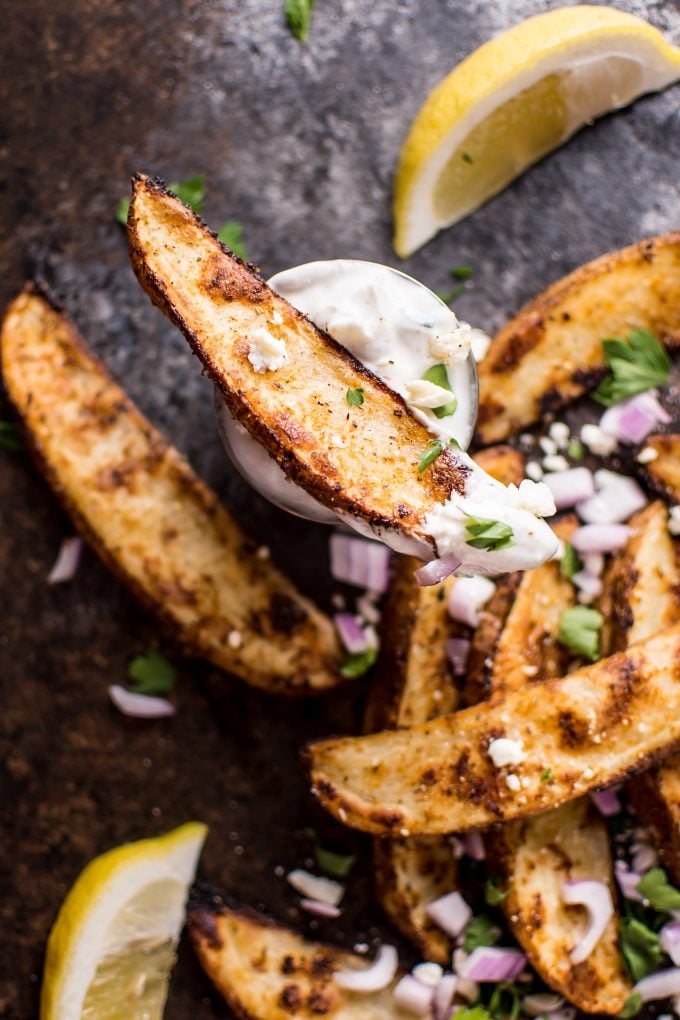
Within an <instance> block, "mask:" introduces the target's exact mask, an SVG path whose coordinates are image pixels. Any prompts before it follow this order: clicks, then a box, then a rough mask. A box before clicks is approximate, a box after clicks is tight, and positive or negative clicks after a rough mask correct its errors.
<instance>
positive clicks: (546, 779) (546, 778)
mask: <svg viewBox="0 0 680 1020" xmlns="http://www.w3.org/2000/svg"><path fill="white" fill-rule="evenodd" d="M554 781H555V773H554V772H553V770H552V769H551V768H550V766H548V768H547V769H543V771H542V772H541V782H542V783H553V782H554Z"/></svg>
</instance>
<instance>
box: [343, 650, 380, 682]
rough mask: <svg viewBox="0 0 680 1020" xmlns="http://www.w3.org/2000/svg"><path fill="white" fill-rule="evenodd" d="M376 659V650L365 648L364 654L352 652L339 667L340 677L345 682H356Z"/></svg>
mask: <svg viewBox="0 0 680 1020" xmlns="http://www.w3.org/2000/svg"><path fill="white" fill-rule="evenodd" d="M377 658H378V649H377V648H367V649H366V650H365V651H364V652H352V654H351V655H348V656H347V658H346V659H345V661H344V662H343V664H342V666H341V667H340V675H341V676H344V677H345V679H346V680H356V678H357V677H360V676H363V675H364V673H367V672H368V671H369V669H370V668H371V666H372V665H373V664H374V662H375V660H376V659H377Z"/></svg>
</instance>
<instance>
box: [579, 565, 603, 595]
mask: <svg viewBox="0 0 680 1020" xmlns="http://www.w3.org/2000/svg"><path fill="white" fill-rule="evenodd" d="M571 581H572V584H574V585H575V586H576V587H577V588H578V590H579V591H582V592H583V594H584V595H589V596H590V597H591V598H597V596H598V595H601V594H602V578H600V577H597V575H596V574H589V573H588V571H587V570H579V571H578V573H576V574H574V575H573V577H572V579H571Z"/></svg>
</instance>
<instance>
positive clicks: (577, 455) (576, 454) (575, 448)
mask: <svg viewBox="0 0 680 1020" xmlns="http://www.w3.org/2000/svg"><path fill="white" fill-rule="evenodd" d="M567 453H568V454H569V456H570V457H571V459H572V460H583V458H584V457H585V453H586V451H585V450H584V448H583V443H582V442H581V440H580V439H572V440H571V442H570V443H569V446H568V447H567Z"/></svg>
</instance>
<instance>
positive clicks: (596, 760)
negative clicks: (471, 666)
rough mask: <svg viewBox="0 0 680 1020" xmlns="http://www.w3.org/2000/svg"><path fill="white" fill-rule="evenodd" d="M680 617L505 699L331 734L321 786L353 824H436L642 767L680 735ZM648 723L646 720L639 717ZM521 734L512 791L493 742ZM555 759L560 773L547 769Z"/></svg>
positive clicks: (419, 829)
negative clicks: (548, 778)
mask: <svg viewBox="0 0 680 1020" xmlns="http://www.w3.org/2000/svg"><path fill="white" fill-rule="evenodd" d="M679 710H680V625H676V626H674V627H670V628H668V629H667V630H665V631H662V632H660V633H659V634H656V635H654V636H653V637H651V638H648V639H647V640H646V641H644V642H640V643H638V644H636V645H633V646H631V648H629V649H628V651H626V652H619V653H618V654H617V655H613V656H611V657H610V658H608V659H603V660H602V661H600V662H597V663H595V664H594V665H590V666H586V667H584V668H583V669H580V670H577V671H576V672H574V673H570V674H569V675H568V676H566V677H562V678H561V679H557V680H546V681H545V683H543V684H541V685H540V686H534V685H532V686H530V687H523V688H521V689H520V690H518V691H514V692H513V693H512V694H509V695H508V696H507V698H505V700H504V701H502V702H498V703H495V704H482V705H478V706H473V707H471V708H466V709H463V710H462V711H461V712H457V713H454V714H453V715H448V716H444V717H443V718H441V719H435V720H433V721H431V722H427V723H423V724H421V725H418V726H413V727H410V728H408V729H403V730H392V731H384V732H382V733H376V734H372V735H370V736H363V737H344V738H336V739H330V740H321V741H318V742H316V743H312V744H311V745H309V747H308V748H307V751H306V757H307V762H308V765H309V768H310V774H311V781H312V790H313V792H314V794H315V795H316V796H317V797H318V798H319V800H320V801H321V803H322V804H323V806H324V807H325V808H326V809H327V810H328V811H330V812H331V813H332V814H333V815H335V816H336V817H337V818H339V819H340V821H342V822H345V823H346V824H347V825H349V826H351V827H352V828H356V829H361V830H363V831H366V832H373V833H376V834H377V833H386V834H387V833H392V834H397V835H402V836H404V835H435V834H436V833H442V832H458V831H464V830H467V829H475V828H481V827H483V826H488V825H491V824H493V823H494V822H500V821H510V820H512V819H513V818H523V817H527V816H529V815H532V814H537V813H539V812H541V811H547V810H549V809H551V808H554V807H558V806H559V805H560V804H563V803H565V802H566V801H569V800H574V799H575V798H576V797H579V796H581V795H582V794H585V793H587V792H588V791H589V790H592V789H595V788H597V787H600V786H606V785H607V784H609V783H613V782H614V781H616V780H618V779H622V778H624V777H625V776H627V775H629V774H633V773H635V772H638V771H642V770H643V769H644V768H645V767H647V766H649V765H650V764H652V762H653V761H654V760H656V759H658V758H660V757H662V756H664V755H666V754H669V753H670V752H671V751H673V750H674V749H675V748H676V746H677V745H678V744H679V743H680V711H679ZM638 723H642V726H639V725H638ZM502 736H507V737H510V738H511V739H515V740H520V741H521V742H522V746H523V753H524V759H523V761H522V762H521V764H519V765H517V766H515V767H514V768H513V773H514V774H516V775H517V776H518V779H519V782H520V784H521V789H520V790H519V791H513V790H512V789H510V788H509V787H508V785H507V783H506V776H507V772H506V770H505V769H498V768H496V767H495V766H494V765H493V762H492V760H491V758H490V756H489V753H488V747H489V744H490V743H491V742H492V741H493V740H495V739H497V738H499V737H502ZM546 768H550V769H551V770H552V775H553V776H554V781H553V782H550V783H547V782H545V781H544V780H543V779H542V778H541V777H542V775H543V774H544V770H545V769H546Z"/></svg>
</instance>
